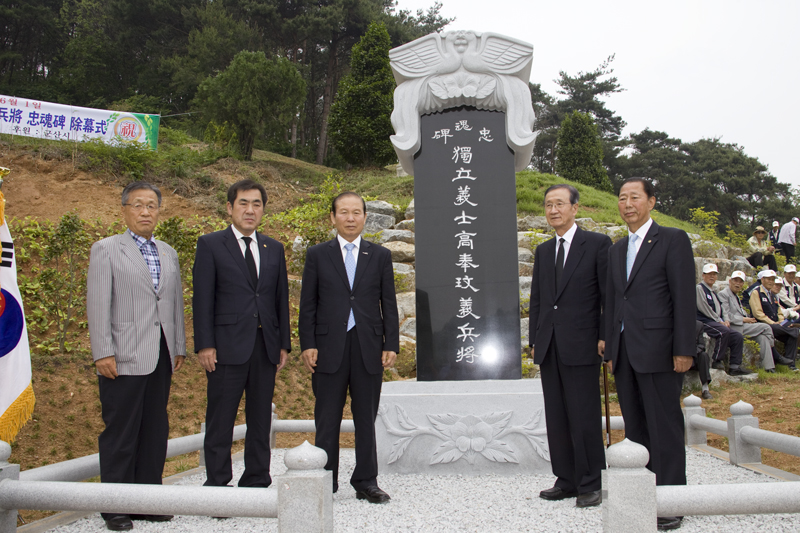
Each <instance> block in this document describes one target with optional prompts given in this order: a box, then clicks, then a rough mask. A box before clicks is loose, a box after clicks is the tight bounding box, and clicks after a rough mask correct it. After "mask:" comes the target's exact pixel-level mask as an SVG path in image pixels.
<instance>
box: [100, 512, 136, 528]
mask: <svg viewBox="0 0 800 533" xmlns="http://www.w3.org/2000/svg"><path fill="white" fill-rule="evenodd" d="M106 527H107V528H108V529H110V530H111V531H130V530H131V529H133V522H131V517H130V516H128V515H126V514H118V515H117V516H112V517H111V518H106Z"/></svg>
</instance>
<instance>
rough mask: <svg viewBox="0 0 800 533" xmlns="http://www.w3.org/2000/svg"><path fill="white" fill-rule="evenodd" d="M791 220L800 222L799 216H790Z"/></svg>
mask: <svg viewBox="0 0 800 533" xmlns="http://www.w3.org/2000/svg"><path fill="white" fill-rule="evenodd" d="M792 222H800V218H797V217H792Z"/></svg>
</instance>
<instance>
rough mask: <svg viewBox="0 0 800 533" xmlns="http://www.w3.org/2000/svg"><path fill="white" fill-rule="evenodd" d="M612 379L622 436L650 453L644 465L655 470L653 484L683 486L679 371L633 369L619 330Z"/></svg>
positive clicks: (684, 452)
mask: <svg viewBox="0 0 800 533" xmlns="http://www.w3.org/2000/svg"><path fill="white" fill-rule="evenodd" d="M614 379H615V382H616V384H617V396H618V397H619V406H620V408H621V409H622V418H623V420H624V421H625V437H627V438H628V439H630V440H632V441H633V442H636V443H639V444H641V445H642V446H644V447H645V448H647V451H649V452H650V462H648V463H647V468H648V469H649V470H650V471H651V472H654V473H655V475H656V485H686V449H685V447H684V426H683V412H682V411H681V387H682V386H683V374H679V373H677V372H672V371H670V372H654V373H651V374H642V373H639V372H636V371H635V370H634V369H633V367H632V366H631V364H630V360H629V359H628V350H627V348H626V347H625V334H624V333H623V334H622V335H621V336H620V351H619V357H618V358H617V366H616V367H615V368H614Z"/></svg>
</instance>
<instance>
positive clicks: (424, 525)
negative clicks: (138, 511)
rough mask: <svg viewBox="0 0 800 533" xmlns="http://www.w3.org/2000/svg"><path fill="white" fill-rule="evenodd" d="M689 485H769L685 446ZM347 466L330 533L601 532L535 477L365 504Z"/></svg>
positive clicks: (234, 524)
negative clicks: (552, 497)
mask: <svg viewBox="0 0 800 533" xmlns="http://www.w3.org/2000/svg"><path fill="white" fill-rule="evenodd" d="M272 454H273V455H272V457H273V459H272V461H273V462H272V475H273V476H276V475H280V474H282V473H283V472H285V471H286V468H285V466H284V464H283V450H274V451H273V452H272ZM686 455H687V474H688V478H689V484H691V485H695V484H717V483H769V482H777V480H775V479H773V478H770V477H768V476H765V475H761V474H758V473H755V472H752V471H750V470H747V469H744V468H739V467H735V466H732V465H730V464H729V463H727V462H725V461H722V460H720V459H717V458H715V457H713V456H711V455H708V454H706V453H702V452H698V451H695V450H692V449H687V452H686ZM354 463H355V455H354V453H353V450H342V457H341V460H340V468H341V472H340V478H339V487H340V490H339V492H338V493H337V494H334V495H333V498H334V503H333V513H334V529H335V530H336V531H337V533H338V532H349V531H353V532H365V531H376V532H377V531H379V532H381V533H389V532H403V533H406V532H409V531H425V532H453V531H465V532H472V531H474V532H485V531H491V532H493V533H500V532H503V533H506V532H508V533H512V532H521V531H543V532H544V531H546V532H548V533H555V532H576V533H577V532H580V533H583V532H591V531H602V529H603V527H602V510H601V508H600V507H595V508H590V509H576V508H575V503H574V500H564V501H560V502H548V501H545V500H542V499H540V498H539V497H538V493H539V491H540V490H542V489H546V488H550V487H551V486H552V485H553V482H554V478H553V476H550V475H547V476H545V475H537V476H522V475H520V476H512V477H503V476H493V475H487V476H480V477H467V476H426V475H383V476H380V477H379V479H378V481H379V483H380V486H381V488H383V489H384V490H386V492H388V493H389V494H390V495H391V496H392V501H391V502H390V503H388V504H385V505H372V504H369V503H367V502H365V501H363V500H356V498H355V492H353V491H352V490H351V489H350V486H349V483H348V480H349V479H350V474H351V472H352V469H353V466H354ZM243 469H244V468H243V465H242V463H241V462H238V463H234V472H233V475H234V482H235V481H236V480H237V479H238V477H239V476H240V475H241V474H242V471H243ZM203 481H205V475H204V474H198V475H194V476H188V477H186V478H184V479H183V480H181V481H180V482H179V483H180V484H182V485H199V484H202V482H203ZM104 530H105V524H104V523H103V520H102V518H101V517H100V514H94V515H92V516H90V517H88V518H84V519H81V520H78V521H77V522H74V523H72V524H70V525H67V526H60V527H58V528H55V529H53V530H51V531H56V532H60V533H83V532H90V531H91V532H97V531H104ZM134 530H135V531H141V532H142V533H145V532H153V533H155V532H158V533H166V532H170V533H171V532H187V533H188V532H192V533H196V532H209V533H212V532H213V533H224V532H243V531H247V532H251V531H263V532H277V531H278V523H277V520H276V519H262V518H231V519H228V520H216V519H213V518H209V517H199V516H178V517H175V519H174V520H172V521H171V522H168V523H163V524H157V523H147V522H136V523H135V524H134ZM680 531H683V532H685V533H690V532H698V533H699V532H703V533H711V532H717V531H724V532H725V533H737V532H742V533H752V532H755V531H758V532H759V533H763V532H780V531H787V532H789V531H792V532H794V531H800V514H792V515H788V514H784V515H737V516H696V517H695V516H690V517H686V518H685V519H684V521H683V527H682V528H681V529H680Z"/></svg>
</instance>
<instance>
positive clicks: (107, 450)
mask: <svg viewBox="0 0 800 533" xmlns="http://www.w3.org/2000/svg"><path fill="white" fill-rule="evenodd" d="M160 208H161V191H159V190H158V188H157V187H155V186H154V185H151V184H149V183H147V182H144V181H138V182H134V183H131V184H130V185H128V186H127V187H125V189H124V190H123V191H122V216H123V218H124V220H125V224H126V225H127V226H128V229H127V231H125V233H122V234H119V235H114V236H112V237H108V238H106V239H102V240H100V241H98V242H96V243H95V244H94V245H93V246H92V252H91V257H90V260H89V276H88V282H87V294H86V302H87V315H88V318H89V336H90V339H91V343H92V358H93V359H94V362H95V367H96V368H97V373H98V374H99V376H98V381H99V386H100V403H101V404H102V408H103V422H105V425H106V428H105V430H104V431H103V432H102V433H101V434H100V437H99V438H98V445H99V448H100V480H101V481H102V482H104V483H148V484H161V476H162V474H163V471H164V461H165V459H166V456H167V439H168V438H169V420H168V419H167V400H168V399H169V389H170V382H171V380H172V372H173V371H175V370H178V369H179V368H180V367H181V365H182V364H183V361H184V359H185V356H186V333H185V331H184V325H183V324H184V322H183V287H182V286H181V273H180V266H179V264H178V254H177V253H176V252H175V250H174V249H173V248H172V247H171V246H170V245H168V244H167V243H165V242H162V241H159V240H156V239H154V238H153V230H154V229H155V227H156V224H157V223H158V214H159V209H160ZM103 518H104V519H105V521H106V527H108V529H110V530H112V531H126V530H129V529H132V528H133V524H132V522H131V520H137V519H138V520H148V521H154V522H163V521H167V520H170V519H171V518H172V517H171V516H165V515H130V516H129V515H123V514H120V513H103Z"/></svg>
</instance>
